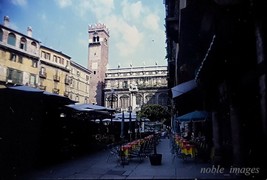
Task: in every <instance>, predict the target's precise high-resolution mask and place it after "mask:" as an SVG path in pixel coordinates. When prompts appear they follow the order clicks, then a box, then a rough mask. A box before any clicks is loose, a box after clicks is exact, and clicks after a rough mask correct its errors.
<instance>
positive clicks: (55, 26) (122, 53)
mask: <svg viewBox="0 0 267 180" xmlns="http://www.w3.org/2000/svg"><path fill="white" fill-rule="evenodd" d="M0 16H1V18H2V22H3V17H4V16H9V19H10V26H9V27H10V28H12V29H15V30H16V31H19V32H21V33H24V34H27V27H28V26H31V27H32V30H33V35H32V36H33V38H35V39H37V40H39V41H41V43H42V44H43V45H45V46H47V47H50V48H53V49H55V50H57V51H62V52H63V53H64V54H67V55H69V56H70V57H71V58H72V60H74V61H75V62H77V63H79V64H81V65H83V66H85V67H87V57H88V48H87V47H88V25H91V24H96V23H104V24H105V25H106V26H107V28H108V29H109V32H110V39H109V46H110V48H109V68H116V67H117V66H118V65H120V66H121V67H129V66H130V64H132V65H133V66H142V65H144V64H145V65H154V64H155V63H157V64H158V65H166V64H167V60H166V59H165V56H166V50H165V47H166V43H165V39H166V37H165V27H164V24H165V22H164V19H165V7H164V4H163V0H0ZM2 22H1V23H2Z"/></svg>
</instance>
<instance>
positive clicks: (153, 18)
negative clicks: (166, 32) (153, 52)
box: [143, 14, 160, 31]
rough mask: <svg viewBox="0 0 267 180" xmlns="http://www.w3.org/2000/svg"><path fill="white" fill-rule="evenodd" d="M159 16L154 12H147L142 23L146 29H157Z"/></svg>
mask: <svg viewBox="0 0 267 180" xmlns="http://www.w3.org/2000/svg"><path fill="white" fill-rule="evenodd" d="M159 21H160V18H159V17H158V16H157V15H155V14H149V15H148V16H146V17H145V18H144V21H143V25H144V27H146V28H147V29H151V30H153V31H157V30H158V29H159Z"/></svg>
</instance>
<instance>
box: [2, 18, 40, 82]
mask: <svg viewBox="0 0 267 180" xmlns="http://www.w3.org/2000/svg"><path fill="white" fill-rule="evenodd" d="M39 49H40V42H39V41H38V40H36V39H34V38H32V29H31V27H28V29H27V35H25V34H22V33H20V32H17V31H15V30H13V29H11V28H9V17H7V16H5V17H4V23H3V25H1V24H0V82H1V84H2V85H29V86H32V87H37V85H38V73H39V69H38V64H39Z"/></svg>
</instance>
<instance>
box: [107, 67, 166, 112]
mask: <svg viewBox="0 0 267 180" xmlns="http://www.w3.org/2000/svg"><path fill="white" fill-rule="evenodd" d="M104 97H105V106H106V107H111V108H115V109H117V110H119V111H128V110H129V108H130V110H132V111H138V110H140V108H141V106H142V105H143V104H161V105H163V106H167V105H168V101H169V98H168V89H167V67H166V66H159V65H154V66H143V67H132V66H131V67H127V68H122V67H118V68H116V69H108V70H107V72H106V77H105V89H104Z"/></svg>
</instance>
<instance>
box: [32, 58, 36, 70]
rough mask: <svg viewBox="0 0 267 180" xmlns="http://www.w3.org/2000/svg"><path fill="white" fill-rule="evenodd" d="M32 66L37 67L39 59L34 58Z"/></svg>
mask: <svg viewBox="0 0 267 180" xmlns="http://www.w3.org/2000/svg"><path fill="white" fill-rule="evenodd" d="M32 67H34V68H37V61H35V60H33V59H32Z"/></svg>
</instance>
